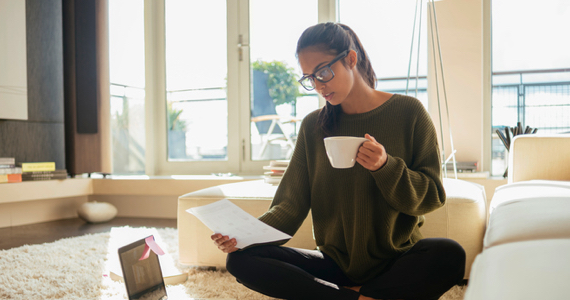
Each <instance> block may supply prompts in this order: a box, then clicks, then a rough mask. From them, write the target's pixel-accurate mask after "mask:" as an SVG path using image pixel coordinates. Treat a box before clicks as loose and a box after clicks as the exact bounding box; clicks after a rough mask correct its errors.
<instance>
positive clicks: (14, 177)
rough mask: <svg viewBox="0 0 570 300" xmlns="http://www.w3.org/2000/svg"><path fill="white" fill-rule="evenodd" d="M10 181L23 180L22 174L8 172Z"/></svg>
mask: <svg viewBox="0 0 570 300" xmlns="http://www.w3.org/2000/svg"><path fill="white" fill-rule="evenodd" d="M6 176H8V183H15V182H22V174H21V173H20V174H7V175H6Z"/></svg>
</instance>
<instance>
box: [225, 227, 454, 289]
mask: <svg viewBox="0 0 570 300" xmlns="http://www.w3.org/2000/svg"><path fill="white" fill-rule="evenodd" d="M226 267H227V269H228V271H229V272H230V273H231V274H232V275H233V276H235V277H236V278H237V280H238V281H239V282H240V283H241V284H243V285H245V286H246V287H248V288H250V289H252V290H254V291H257V292H259V293H262V294H265V295H268V296H270V297H274V298H281V299H311V300H314V299H331V300H333V299H358V297H359V295H360V294H362V295H364V296H368V297H372V298H374V299H414V300H428V299H429V300H432V299H438V298H439V297H440V296H441V295H443V294H444V293H445V292H446V291H448V290H449V289H450V288H451V287H453V286H454V285H455V284H457V283H459V282H460V281H461V280H462V279H463V273H464V271H465V251H464V250H463V248H462V247H461V245H459V244H458V243H457V242H455V241H453V240H450V239H443V238H430V239H423V240H420V241H418V242H417V243H416V244H415V245H414V246H413V247H412V248H411V249H410V250H408V251H407V252H405V253H403V254H402V255H400V256H399V257H398V258H397V259H395V260H394V261H393V262H392V263H391V264H390V265H389V266H388V267H386V269H385V270H384V271H383V272H382V273H381V274H380V275H379V276H378V277H377V278H374V279H373V280H371V281H369V282H367V283H365V284H363V285H362V288H361V289H360V293H358V292H355V291H353V290H350V289H347V288H344V287H345V286H359V285H361V284H357V283H355V282H353V281H351V280H350V279H349V278H348V277H347V276H346V275H345V274H344V273H343V272H342V270H341V269H340V268H339V267H338V266H337V264H336V263H335V262H334V261H333V260H332V259H331V258H330V257H329V256H327V255H325V254H324V253H322V252H320V251H318V250H305V249H296V248H287V247H279V246H258V247H252V248H249V249H246V250H243V251H236V252H234V253H231V254H229V255H228V258H227V263H226Z"/></svg>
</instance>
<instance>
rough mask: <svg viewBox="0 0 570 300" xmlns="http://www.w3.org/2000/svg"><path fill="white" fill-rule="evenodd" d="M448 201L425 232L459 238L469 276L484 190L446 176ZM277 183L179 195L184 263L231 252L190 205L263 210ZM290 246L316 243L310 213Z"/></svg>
mask: <svg viewBox="0 0 570 300" xmlns="http://www.w3.org/2000/svg"><path fill="white" fill-rule="evenodd" d="M444 187H445V189H446V194H447V202H446V204H445V205H444V207H442V208H441V209H438V210H436V211H434V212H432V213H430V214H427V215H426V216H425V218H426V221H425V224H424V226H422V228H421V232H422V234H423V235H424V237H446V238H451V239H454V240H456V241H457V242H458V243H459V244H461V245H462V246H463V248H464V249H465V251H466V254H467V262H466V271H465V278H467V276H468V275H469V272H470V267H471V264H472V262H473V260H474V259H475V256H476V255H477V254H478V253H480V252H481V251H482V248H483V235H484V233H485V224H486V219H487V212H486V198H485V190H484V188H483V187H482V186H480V185H478V184H474V183H470V182H467V181H463V180H456V179H444ZM276 189H277V186H275V185H271V184H267V183H264V182H263V180H257V181H248V182H240V183H231V184H224V185H220V186H216V187H211V188H206V189H202V190H199V191H196V192H192V193H189V194H185V195H183V196H180V197H179V198H178V232H179V257H180V263H181V264H184V265H193V266H215V267H225V260H226V255H225V254H224V253H222V252H221V251H219V250H218V249H217V248H216V247H215V246H214V244H213V243H212V241H211V239H210V235H211V234H212V231H211V230H210V229H208V228H207V227H206V226H205V225H204V224H202V223H201V222H200V221H199V220H198V219H197V218H196V217H194V216H193V215H191V214H189V213H188V212H186V210H187V209H189V208H191V207H197V206H202V205H206V204H209V203H212V202H215V201H218V200H221V199H229V200H230V201H232V202H233V203H235V204H236V205H238V206H240V207H241V208H242V209H244V210H245V211H247V212H248V213H250V214H251V215H253V216H255V217H258V216H260V215H262V214H263V213H264V212H265V211H267V209H268V208H269V205H270V204H271V200H272V199H273V196H274V195H275V191H276ZM286 246H290V247H298V248H305V249H314V248H315V241H314V239H313V233H312V221H311V216H310V214H309V216H308V217H307V219H306V220H305V222H304V223H303V225H302V226H301V228H300V229H299V230H298V231H297V233H296V234H295V235H294V236H293V238H292V239H291V240H290V241H288V242H287V244H286Z"/></svg>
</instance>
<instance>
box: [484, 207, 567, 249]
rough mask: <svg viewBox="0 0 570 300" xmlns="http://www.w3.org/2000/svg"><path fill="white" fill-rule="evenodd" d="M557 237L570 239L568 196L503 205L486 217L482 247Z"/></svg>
mask: <svg viewBox="0 0 570 300" xmlns="http://www.w3.org/2000/svg"><path fill="white" fill-rule="evenodd" d="M556 238H570V197H568V198H558V197H555V198H534V199H524V200H519V201H510V202H507V203H503V204H502V205H500V206H499V207H497V208H496V209H495V210H494V211H493V213H492V214H491V216H490V218H489V224H488V226H487V233H486V234H485V239H484V246H485V248H489V247H493V246H496V245H500V244H504V243H511V242H517V241H526V240H539V239H556Z"/></svg>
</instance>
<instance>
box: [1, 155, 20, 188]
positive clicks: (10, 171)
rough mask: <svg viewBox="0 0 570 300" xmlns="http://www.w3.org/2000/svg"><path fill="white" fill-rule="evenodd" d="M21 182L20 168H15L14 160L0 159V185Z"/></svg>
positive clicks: (8, 158)
mask: <svg viewBox="0 0 570 300" xmlns="http://www.w3.org/2000/svg"><path fill="white" fill-rule="evenodd" d="M13 182H22V168H20V167H16V158H14V157H0V183H13Z"/></svg>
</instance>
